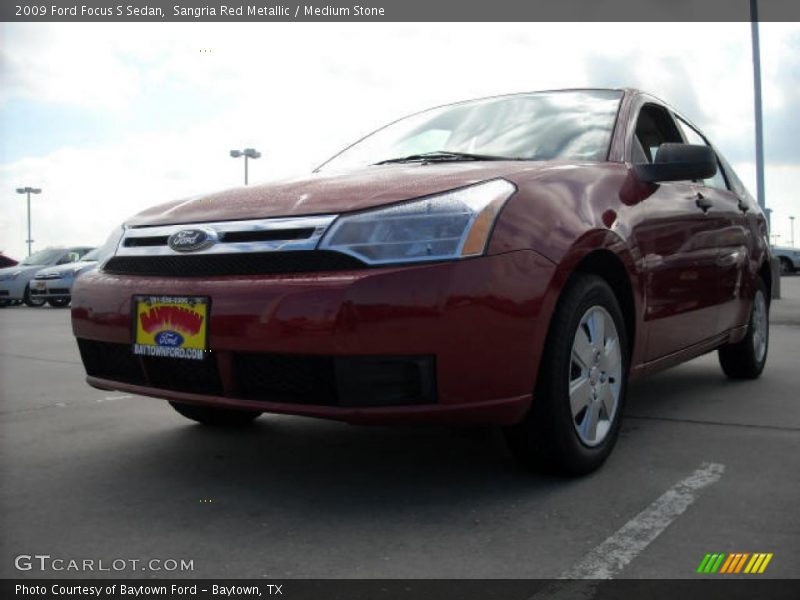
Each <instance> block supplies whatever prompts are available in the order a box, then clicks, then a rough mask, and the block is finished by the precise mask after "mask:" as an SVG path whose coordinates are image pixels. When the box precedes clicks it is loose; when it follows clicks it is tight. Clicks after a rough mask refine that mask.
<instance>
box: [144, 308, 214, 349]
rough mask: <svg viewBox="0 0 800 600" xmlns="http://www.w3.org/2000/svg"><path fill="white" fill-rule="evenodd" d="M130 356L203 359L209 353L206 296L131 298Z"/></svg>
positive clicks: (208, 314)
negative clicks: (132, 354) (131, 354)
mask: <svg viewBox="0 0 800 600" xmlns="http://www.w3.org/2000/svg"><path fill="white" fill-rule="evenodd" d="M132 308H133V327H132V329H133V331H132V337H133V340H132V346H133V353H134V354H136V355H138V356H149V357H164V358H175V359H189V360H203V359H204V358H205V356H206V355H207V354H208V321H209V317H210V314H211V298H209V297H208V296H143V295H139V296H134V297H133V301H132Z"/></svg>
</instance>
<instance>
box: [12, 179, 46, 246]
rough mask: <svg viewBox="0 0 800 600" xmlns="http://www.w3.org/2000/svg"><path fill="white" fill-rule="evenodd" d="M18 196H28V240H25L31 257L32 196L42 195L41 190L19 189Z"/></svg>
mask: <svg viewBox="0 0 800 600" xmlns="http://www.w3.org/2000/svg"><path fill="white" fill-rule="evenodd" d="M17 193H18V194H27V196H28V239H27V240H25V241H26V242H27V243H28V256H30V255H31V244H32V243H33V240H32V239H31V194H41V193H42V189H41V188H32V187H24V188H17Z"/></svg>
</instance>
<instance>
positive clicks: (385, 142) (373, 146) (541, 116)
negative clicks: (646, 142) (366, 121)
mask: <svg viewBox="0 0 800 600" xmlns="http://www.w3.org/2000/svg"><path fill="white" fill-rule="evenodd" d="M621 98H622V92H621V91H616V90H575V91H560V92H537V93H531V94H517V95H513V96H501V97H495V98H487V99H484V100H473V101H469V102H462V103H459V104H451V105H448V106H442V107H439V108H433V109H431V110H427V111H424V112H421V113H417V114H415V115H411V116H410V117H406V118H404V119H401V120H399V121H395V122H394V123H392V124H390V125H388V126H386V127H384V128H383V129H379V130H378V131H376V132H374V133H372V134H371V135H369V136H367V137H365V138H364V139H362V140H361V141H359V142H356V143H355V144H353V145H352V146H350V147H349V148H347V149H345V150H344V151H342V152H341V153H339V154H338V155H336V156H334V157H333V158H332V159H330V160H329V161H328V162H327V163H325V164H323V165H322V166H321V167H320V168H319V169H317V170H318V171H320V170H339V169H352V168H359V167H365V166H367V165H374V164H378V163H386V162H414V161H432V160H437V161H443V160H446V161H461V160H465V161H466V160H469V161H474V160H502V159H509V160H553V159H567V160H589V161H599V160H605V158H606V155H607V153H608V146H609V143H610V141H611V133H612V131H613V129H614V122H615V119H616V115H617V109H618V108H619V103H620V99H621ZM426 155H427V156H426Z"/></svg>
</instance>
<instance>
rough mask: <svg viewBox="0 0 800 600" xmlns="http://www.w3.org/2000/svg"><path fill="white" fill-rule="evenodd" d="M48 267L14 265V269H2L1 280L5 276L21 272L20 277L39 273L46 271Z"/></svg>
mask: <svg viewBox="0 0 800 600" xmlns="http://www.w3.org/2000/svg"><path fill="white" fill-rule="evenodd" d="M46 268H47V267H46V266H44V265H24V266H23V265H14V266H13V267H5V268H3V269H0V278H1V277H3V275H10V274H11V273H17V272H19V274H20V275H25V274H27V273H36V272H37V271H41V270H42V269H46Z"/></svg>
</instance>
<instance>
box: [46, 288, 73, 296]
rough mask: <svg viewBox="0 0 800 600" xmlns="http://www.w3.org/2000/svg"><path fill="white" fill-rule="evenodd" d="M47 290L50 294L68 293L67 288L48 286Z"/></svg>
mask: <svg viewBox="0 0 800 600" xmlns="http://www.w3.org/2000/svg"><path fill="white" fill-rule="evenodd" d="M48 292H49V293H50V294H63V295H67V296H68V295H69V288H50V289H49V290H48Z"/></svg>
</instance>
